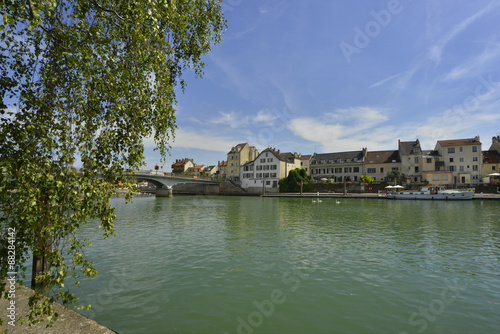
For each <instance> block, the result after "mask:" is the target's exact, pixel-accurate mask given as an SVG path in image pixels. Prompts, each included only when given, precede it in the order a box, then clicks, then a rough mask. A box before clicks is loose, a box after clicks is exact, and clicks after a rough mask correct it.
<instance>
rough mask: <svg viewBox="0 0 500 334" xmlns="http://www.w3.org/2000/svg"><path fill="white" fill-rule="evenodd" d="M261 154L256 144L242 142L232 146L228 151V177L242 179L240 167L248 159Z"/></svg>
mask: <svg viewBox="0 0 500 334" xmlns="http://www.w3.org/2000/svg"><path fill="white" fill-rule="evenodd" d="M258 154H259V151H258V150H257V149H256V148H255V146H250V145H249V144H248V143H242V144H238V145H236V146H234V147H233V148H231V151H229V152H228V153H227V172H226V177H227V178H229V179H231V180H233V181H240V167H241V166H243V165H244V164H245V163H246V162H248V161H253V160H254V159H255V157H256V156H257V155H258Z"/></svg>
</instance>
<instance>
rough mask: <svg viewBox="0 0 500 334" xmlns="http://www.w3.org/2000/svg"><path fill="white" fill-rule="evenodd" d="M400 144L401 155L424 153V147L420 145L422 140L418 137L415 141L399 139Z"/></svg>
mask: <svg viewBox="0 0 500 334" xmlns="http://www.w3.org/2000/svg"><path fill="white" fill-rule="evenodd" d="M398 146H399V147H398V149H399V153H400V154H401V155H410V154H421V153H422V148H421V147H420V141H419V140H418V139H417V140H415V141H399V145H398Z"/></svg>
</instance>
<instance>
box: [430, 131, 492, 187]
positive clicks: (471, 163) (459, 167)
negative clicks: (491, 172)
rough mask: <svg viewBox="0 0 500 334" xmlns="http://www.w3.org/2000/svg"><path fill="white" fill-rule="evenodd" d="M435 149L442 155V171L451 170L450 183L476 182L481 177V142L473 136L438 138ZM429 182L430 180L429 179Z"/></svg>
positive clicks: (479, 180)
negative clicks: (450, 138)
mask: <svg viewBox="0 0 500 334" xmlns="http://www.w3.org/2000/svg"><path fill="white" fill-rule="evenodd" d="M435 151H437V152H438V153H439V155H440V156H442V157H443V163H441V164H442V167H443V170H444V171H449V172H451V175H452V180H451V182H450V183H451V184H454V185H457V184H476V183H480V182H481V180H482V177H481V164H482V158H481V142H480V140H479V136H476V137H475V138H466V139H453V140H439V141H438V142H437V144H436V148H435ZM429 182H430V181H429Z"/></svg>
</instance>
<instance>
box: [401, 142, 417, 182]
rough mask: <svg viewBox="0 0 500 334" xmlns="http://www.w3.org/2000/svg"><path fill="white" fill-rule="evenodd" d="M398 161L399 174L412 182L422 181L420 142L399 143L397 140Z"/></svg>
mask: <svg viewBox="0 0 500 334" xmlns="http://www.w3.org/2000/svg"><path fill="white" fill-rule="evenodd" d="M398 151H399V159H400V161H401V170H400V172H401V174H403V175H405V177H407V178H409V179H411V180H412V181H415V182H418V181H422V177H423V176H422V169H421V164H420V162H421V161H420V159H421V157H422V148H421V147H420V141H419V140H418V139H417V140H415V141H401V140H398Z"/></svg>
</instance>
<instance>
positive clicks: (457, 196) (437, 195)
mask: <svg viewBox="0 0 500 334" xmlns="http://www.w3.org/2000/svg"><path fill="white" fill-rule="evenodd" d="M473 196H474V190H456V189H446V188H445V187H442V186H427V187H422V188H420V190H406V191H400V192H395V193H389V194H387V198H389V199H444V200H466V199H472V197H473Z"/></svg>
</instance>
